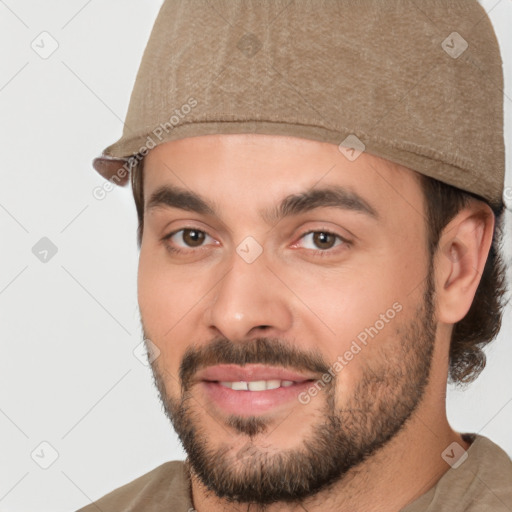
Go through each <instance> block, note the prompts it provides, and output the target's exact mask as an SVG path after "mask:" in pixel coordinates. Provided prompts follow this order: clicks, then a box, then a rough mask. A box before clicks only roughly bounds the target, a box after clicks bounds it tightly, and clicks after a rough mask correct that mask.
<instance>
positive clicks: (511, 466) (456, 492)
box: [402, 434, 512, 512]
mask: <svg viewBox="0 0 512 512" xmlns="http://www.w3.org/2000/svg"><path fill="white" fill-rule="evenodd" d="M464 437H465V438H467V439H469V440H472V443H471V445H470V446H469V448H468V450H467V452H466V454H464V455H462V457H463V459H461V458H460V457H459V460H461V463H460V464H456V465H454V466H453V467H452V468H450V469H449V470H448V471H447V472H446V473H445V474H444V475H443V476H442V477H441V479H440V480H439V481H438V482H437V484H436V485H435V486H434V487H432V488H431V489H430V490H429V491H427V492H426V493H425V494H424V495H423V496H421V497H420V498H418V499H417V500H416V501H415V502H413V503H412V504H410V505H409V506H407V507H405V508H404V509H402V512H420V511H421V512H423V511H428V512H431V511H436V512H451V511H453V510H464V511H465V512H482V511H487V510H492V511H493V512H509V511H511V510H512V460H511V459H510V457H509V456H508V455H507V453H506V452H505V451H504V450H503V449H502V448H500V447H499V446H498V445H497V444H495V443H494V442H493V441H491V440H490V439H488V438H487V437H484V436H481V435H477V434H466V435H465V436H464Z"/></svg>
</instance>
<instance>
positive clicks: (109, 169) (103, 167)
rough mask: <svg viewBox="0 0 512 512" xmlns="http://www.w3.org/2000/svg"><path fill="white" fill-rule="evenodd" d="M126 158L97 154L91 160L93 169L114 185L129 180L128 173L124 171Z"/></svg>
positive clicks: (124, 183) (123, 183)
mask: <svg viewBox="0 0 512 512" xmlns="http://www.w3.org/2000/svg"><path fill="white" fill-rule="evenodd" d="M127 163H128V158H115V157H109V156H105V155H102V156H99V157H97V158H95V159H94V160H93V162H92V166H93V167H94V169H95V170H96V171H97V172H98V173H99V174H101V176H103V177H104V178H105V179H106V180H109V181H111V182H112V183H114V184H116V185H121V186H125V185H127V184H128V182H129V181H130V173H129V172H127V171H126V164H127Z"/></svg>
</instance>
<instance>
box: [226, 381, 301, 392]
mask: <svg viewBox="0 0 512 512" xmlns="http://www.w3.org/2000/svg"><path fill="white" fill-rule="evenodd" d="M219 384H220V385H221V386H223V387H225V388H229V389H232V390H233V391H266V390H267V389H277V388H281V387H283V388H288V387H290V386H293V384H294V382H293V381H292V380H275V379H272V380H252V381H249V382H246V381H243V380H242V381H235V382H227V381H221V382H219Z"/></svg>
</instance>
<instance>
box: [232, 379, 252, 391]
mask: <svg viewBox="0 0 512 512" xmlns="http://www.w3.org/2000/svg"><path fill="white" fill-rule="evenodd" d="M231 389H233V390H234V391H247V389H248V386H247V382H243V381H241V382H232V383H231Z"/></svg>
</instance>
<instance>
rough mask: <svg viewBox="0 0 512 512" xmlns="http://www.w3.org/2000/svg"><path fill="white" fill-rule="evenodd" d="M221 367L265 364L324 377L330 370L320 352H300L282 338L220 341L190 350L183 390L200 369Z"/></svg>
mask: <svg viewBox="0 0 512 512" xmlns="http://www.w3.org/2000/svg"><path fill="white" fill-rule="evenodd" d="M219 364H234V365H238V366H245V365H247V364H264V365H269V366H280V367H283V368H289V369H294V370H296V371H304V372H315V373H320V374H324V373H327V371H328V370H329V365H328V364H327V363H326V361H325V359H324V358H323V357H322V356H321V354H320V352H317V351H304V350H299V349H297V348H296V347H293V346H290V345H289V344H286V343H283V342H282V341H281V340H279V339H278V338H264V337H262V338H256V339H254V340H251V341H243V342H233V341H231V340H229V339H227V338H217V339H215V340H213V341H212V342H210V343H209V344H208V345H204V346H200V347H198V346H191V347H189V348H188V349H187V350H186V352H185V355H184V356H183V359H182V362H181V364H180V370H179V374H180V380H181V384H182V387H183V389H184V390H187V389H188V388H189V387H190V383H191V381H192V379H193V377H194V375H195V374H196V373H197V372H198V371H199V370H201V369H203V368H206V367H208V366H215V365H219Z"/></svg>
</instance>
